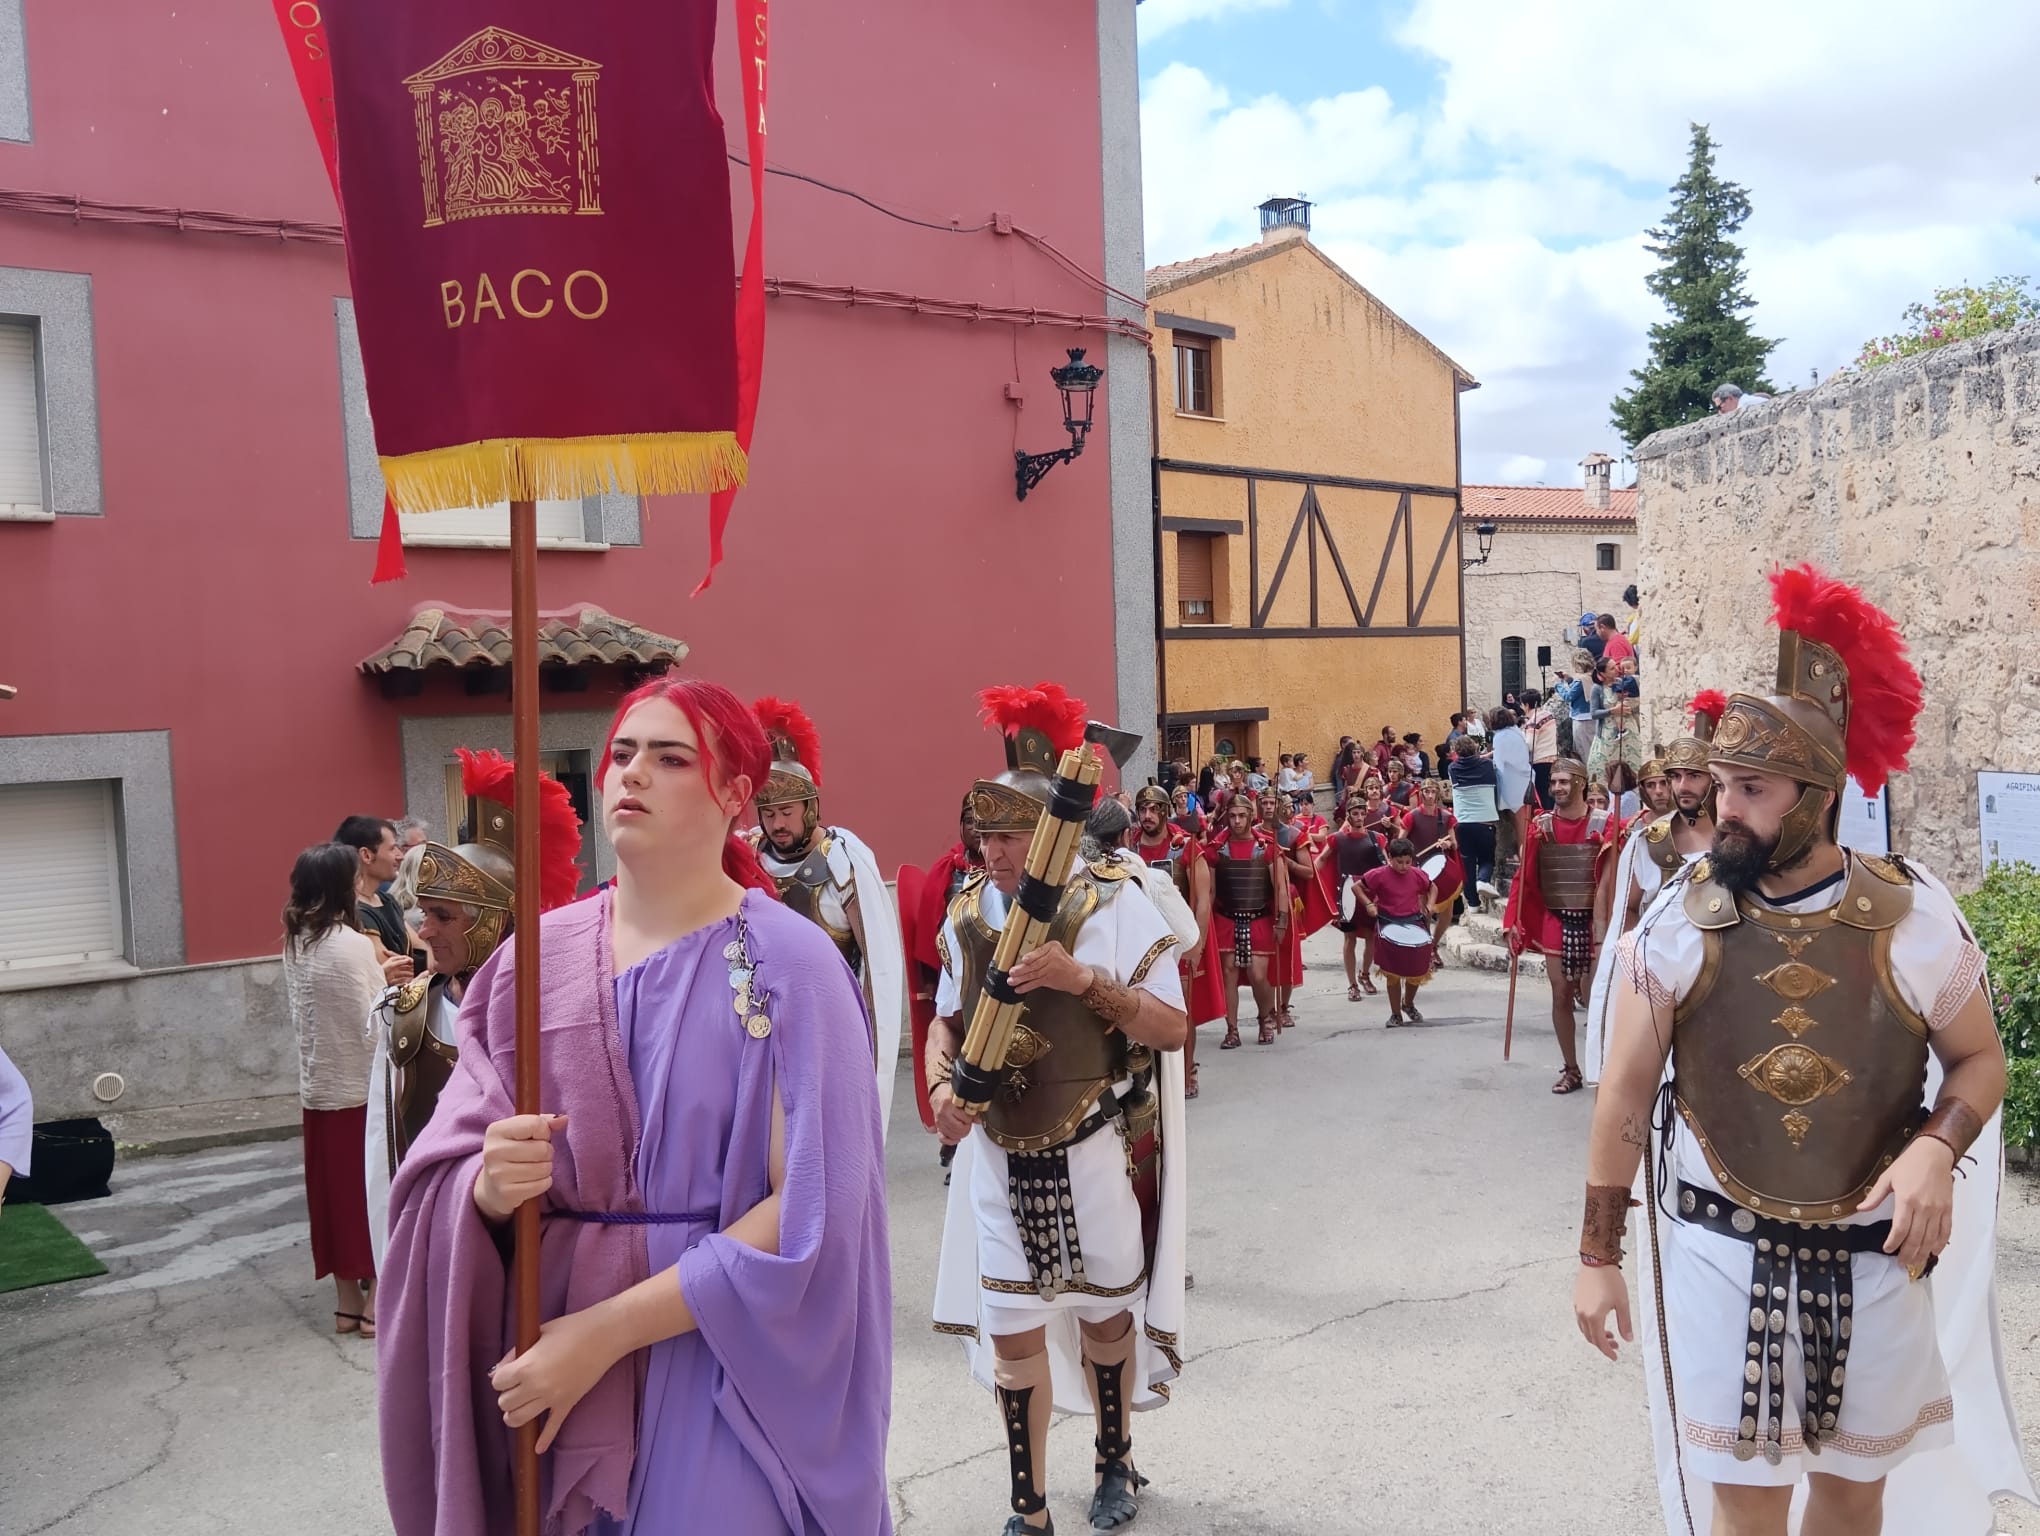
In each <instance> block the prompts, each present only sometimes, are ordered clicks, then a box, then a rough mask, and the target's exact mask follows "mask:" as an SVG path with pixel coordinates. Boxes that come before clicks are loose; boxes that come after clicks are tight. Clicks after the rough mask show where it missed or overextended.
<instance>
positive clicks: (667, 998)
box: [378, 678, 892, 1536]
mask: <svg viewBox="0 0 2040 1536" xmlns="http://www.w3.org/2000/svg"><path fill="white" fill-rule="evenodd" d="M769 767H770V754H769V752H768V750H767V746H766V741H765V734H764V732H763V731H762V730H761V729H760V728H759V724H758V721H757V719H756V717H755V716H754V715H753V714H752V713H751V711H750V710H748V709H747V708H745V707H744V705H743V704H742V703H741V702H740V701H739V700H738V699H737V698H736V697H735V696H734V695H733V694H731V693H730V692H729V690H728V689H726V688H721V687H718V686H717V685H715V684H713V683H706V682H699V681H692V680H675V679H669V678H660V679H656V680H654V681H652V682H650V683H647V684H646V685H645V686H644V687H642V688H640V689H638V690H637V691H636V692H634V693H632V694H631V695H630V696H629V697H627V698H626V699H625V700H624V701H623V706H622V708H621V709H619V710H618V712H617V716H616V720H615V722H614V724H613V725H612V727H611V731H610V737H609V740H608V742H607V743H606V745H605V746H604V749H603V754H602V760H601V764H600V767H599V768H598V770H597V783H598V784H599V786H600V790H601V797H600V798H601V808H602V819H603V824H604V826H605V827H606V829H607V830H608V834H609V840H610V843H611V845H612V846H613V847H614V848H615V850H616V859H617V879H616V884H615V885H614V887H612V888H610V889H606V890H604V891H601V892H599V893H597V894H596V895H595V896H593V897H591V898H590V899H588V900H586V901H578V902H573V903H571V904H569V905H567V906H564V907H560V908H557V909H555V910H554V911H552V912H549V913H547V914H546V916H545V919H544V923H543V926H542V931H541V933H540V935H539V954H540V958H541V967H540V972H539V975H538V976H537V977H536V978H535V983H536V988H537V994H538V996H537V1005H538V1015H539V1020H538V1022H539V1030H540V1034H541V1037H542V1039H543V1042H544V1048H543V1051H542V1053H541V1056H540V1060H539V1062H538V1070H539V1078H540V1100H541V1104H542V1106H543V1109H544V1112H543V1113H541V1114H535V1115H520V1114H517V1113H515V1112H514V1111H513V1108H512V1101H513V1095H512V1090H511V1079H512V1074H513V1072H514V1070H515V1068H516V1066H517V1062H516V1048H515V1039H516V1029H515V1015H516V1011H517V1009H516V998H517V991H518V981H519V977H518V975H517V969H518V967H517V956H516V949H515V946H513V945H507V944H506V945H503V946H502V947H500V948H498V949H497V950H496V952H495V953H494V954H493V955H491V956H490V957H489V959H488V961H487V963H485V964H484V965H483V966H482V968H481V969H480V970H479V971H478V972H477V973H476V974H475V978H474V981H473V983H472V985H471V986H470V987H469V989H468V994H467V998H466V1001H465V1002H464V1004H463V1005H462V1011H461V1021H460V1022H461V1039H462V1046H463V1049H462V1050H461V1052H460V1059H459V1062H458V1063H457V1064H456V1066H455V1068H454V1072H453V1076H452V1078H451V1080H450V1081H449V1082H448V1083H447V1085H446V1088H445V1090H444V1092H443V1093H442V1094H441V1095H440V1099H439V1105H438V1108H437V1110H436V1111H435V1112H434V1114H433V1117H432V1120H431V1123H430V1124H429V1125H427V1126H426V1127H425V1129H424V1131H423V1132H422V1134H420V1135H419V1137H418V1139H417V1140H416V1141H415V1142H413V1143H412V1144H411V1149H410V1152H409V1153H408V1155H407V1156H406V1157H405V1158H404V1161H403V1163H402V1165H401V1166H400V1167H399V1168H398V1170H397V1176H396V1181H395V1185H394V1188H393V1189H392V1190H391V1200H390V1246H389V1254H388V1264H387V1273H386V1275H385V1289H386V1293H387V1295H388V1296H389V1298H390V1299H389V1300H388V1301H387V1302H386V1303H385V1305H384V1306H383V1308H382V1310H381V1317H380V1321H381V1323H382V1337H381V1348H380V1353H379V1356H378V1364H379V1367H380V1375H381V1382H380V1386H381V1392H380V1402H381V1418H382V1455H383V1480H384V1486H385V1490H386V1492H387V1494H388V1499H389V1505H390V1513H391V1516H392V1520H393V1524H394V1526H395V1530H396V1532H397V1536H427V1533H431V1536H484V1533H485V1532H493V1531H500V1530H506V1529H508V1528H509V1525H510V1523H511V1508H512V1499H511V1478H510V1463H511V1447H512V1443H513V1432H514V1431H515V1430H517V1429H518V1428H520V1427H521V1426H523V1425H526V1424H531V1425H535V1426H536V1427H537V1430H538V1450H539V1454H540V1457H541V1458H542V1460H544V1461H545V1462H546V1466H547V1467H548V1468H549V1471H548V1473H547V1475H546V1476H545V1478H544V1479H543V1483H544V1489H545V1493H544V1500H543V1509H542V1512H541V1518H542V1520H543V1521H544V1523H545V1524H546V1526H547V1528H548V1529H550V1530H557V1531H560V1532H562V1533H563V1536H575V1533H580V1532H585V1531H591V1530H592V1531H595V1532H597V1533H599V1536H609V1533H612V1532H616V1531H619V1530H623V1529H631V1530H639V1531H677V1530H714V1531H742V1532H745V1533H746V1536H751V1533H761V1536H774V1533H779V1536H791V1533H796V1532H799V1533H804V1532H808V1531H816V1530H826V1531H831V1532H838V1533H842V1536H889V1533H890V1532H891V1530H892V1520H891V1515H890V1512H889V1509H888V1505H887V1498H886V1481H885V1442H886V1427H887V1422H888V1419H889V1416H890V1411H891V1397H892V1277H891V1268H890V1260H889V1256H888V1248H887V1233H886V1207H885V1169H884V1156H883V1150H882V1147H881V1142H880V1127H879V1118H878V1090H877V1085H876V1083H875V1082H874V1081H873V1078H872V1072H871V1035H870V1031H869V1027H868V1024H867V1022H866V1018H865V1011H864V1003H863V998H862V997H861V996H860V995H859V992H858V988H857V984H856V982H855V980H854V979H853V978H852V977H851V975H850V973H849V972H848V971H847V970H846V969H845V968H844V966H843V963H842V960H841V958H840V956H839V955H838V954H837V952H836V949H835V946H834V945H832V944H831V943H830V942H829V939H828V937H827V936H826V935H825V934H823V933H822V932H821V930H820V929H819V928H817V927H816V926H815V925H814V924H813V923H811V922H809V921H808V920H807V919H806V918H804V917H802V916H800V915H799V914H798V913H796V912H792V911H790V910H788V909H787V908H786V907H785V906H783V905H781V903H780V902H779V901H778V899H777V897H776V896H775V894H774V893H773V890H772V886H771V882H770V881H769V880H768V879H767V878H766V877H765V875H764V874H763V873H762V871H760V869H759V867H758V862H757V859H756V858H755V856H754V855H753V854H752V851H751V848H750V846H749V844H748V843H747V842H746V841H745V840H744V839H743V838H741V837H738V836H736V835H735V830H734V829H735V827H736V825H737V819H738V818H739V817H743V816H747V815H748V813H749V809H750V805H751V798H752V795H753V793H754V792H755V790H756V789H757V787H758V786H759V785H760V784H762V783H763V782H764V778H765V775H766V773H767V771H768V770H769ZM527 937H529V936H528V935H527ZM526 980H527V981H531V980H533V978H526ZM562 1146H564V1148H565V1155H556V1153H557V1151H558V1149H559V1148H561V1147H562ZM528 1200H535V1201H537V1202H538V1204H539V1212H540V1223H541V1238H540V1252H539V1270H540V1294H541V1298H542V1309H543V1313H544V1317H545V1321H544V1324H543V1328H542V1330H541V1334H540V1338H539V1341H538V1343H537V1344H536V1345H535V1346H533V1347H532V1348H531V1349H530V1350H528V1351H524V1352H521V1353H520V1352H517V1351H514V1350H513V1351H511V1352H510V1353H508V1354H505V1353H503V1341H504V1340H505V1339H507V1338H509V1337H511V1333H512V1327H511V1306H510V1295H509V1291H510V1287H509V1285H508V1283H507V1276H508V1266H507V1265H506V1263H505V1252H506V1249H507V1247H508V1245H509V1244H510V1243H511V1242H512V1241H513V1238H512V1235H511V1233H512V1229H511V1226H510V1218H511V1215H512V1213H513V1212H515V1211H516V1210H517V1209H518V1207H519V1206H521V1205H523V1204H524V1203H525V1202H526V1201H528Z"/></svg>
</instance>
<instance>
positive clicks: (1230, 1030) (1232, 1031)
mask: <svg viewBox="0 0 2040 1536" xmlns="http://www.w3.org/2000/svg"><path fill="white" fill-rule="evenodd" d="M1218 1048H1219V1049H1220V1050H1221V1051H1236V1050H1238V1049H1239V1048H1240V1027H1239V1025H1237V1024H1228V1025H1226V1027H1225V1038H1224V1039H1223V1040H1221V1041H1219V1042H1218Z"/></svg>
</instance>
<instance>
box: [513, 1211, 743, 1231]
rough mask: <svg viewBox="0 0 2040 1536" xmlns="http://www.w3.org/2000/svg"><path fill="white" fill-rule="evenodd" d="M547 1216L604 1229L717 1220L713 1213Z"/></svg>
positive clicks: (552, 1213) (556, 1213)
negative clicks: (588, 1222) (593, 1224)
mask: <svg viewBox="0 0 2040 1536" xmlns="http://www.w3.org/2000/svg"><path fill="white" fill-rule="evenodd" d="M546 1214H547V1215H548V1216H564V1217H565V1218H566V1219H567V1220H568V1221H595V1222H600V1223H601V1224H602V1225H603V1226H605V1227H663V1226H678V1225H682V1224H685V1223H690V1222H700V1223H704V1224H708V1225H713V1224H714V1223H715V1221H716V1219H717V1213H716V1212H714V1211H568V1210H558V1211H548V1212H546Z"/></svg>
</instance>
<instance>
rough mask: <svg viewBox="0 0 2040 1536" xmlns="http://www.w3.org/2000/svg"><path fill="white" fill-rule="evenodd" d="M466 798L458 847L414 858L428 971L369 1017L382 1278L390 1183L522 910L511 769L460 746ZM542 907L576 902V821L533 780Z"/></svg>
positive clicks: (498, 757) (387, 996)
mask: <svg viewBox="0 0 2040 1536" xmlns="http://www.w3.org/2000/svg"><path fill="white" fill-rule="evenodd" d="M456 751H457V755H458V756H459V758H460V777H461V790H462V793H464V794H465V795H466V796H467V811H466V813H465V816H464V818H463V823H464V824H463V830H462V840H461V842H460V844H459V846H457V847H453V848H449V847H447V846H446V845H445V844H444V843H435V842H430V841H427V842H426V843H424V844H422V845H421V848H422V851H421V852H420V854H419V858H418V892H417V903H418V911H419V913H420V914H421V917H422V919H423V920H422V921H421V922H420V923H419V925H418V940H419V942H420V943H421V944H423V945H424V946H425V953H426V955H427V956H428V957H429V963H428V966H427V969H426V974H425V975H423V976H419V977H415V978H413V979H412V980H410V981H407V982H403V983H400V984H399V985H397V986H394V987H391V988H389V989H388V990H387V991H385V992H384V993H383V995H382V996H381V997H379V998H377V999H376V1003H375V1007H374V1008H372V1009H371V1010H370V1011H369V1016H368V1022H369V1032H370V1034H371V1035H372V1036H373V1038H374V1041H375V1056H374V1058H373V1060H372V1061H371V1063H370V1066H369V1078H368V1081H369V1090H368V1134H367V1137H366V1139H365V1142H364V1149H365V1162H364V1164H363V1171H364V1172H365V1173H366V1174H367V1178H368V1236H369V1242H370V1244H371V1246H372V1247H373V1248H374V1250H375V1264H376V1270H377V1272H378V1273H380V1272H381V1270H382V1262H383V1250H384V1249H385V1248H386V1247H387V1246H388V1245H389V1236H390V1180H391V1179H393V1178H395V1177H396V1172H397V1164H399V1163H401V1162H402V1161H403V1160H404V1154H405V1153H406V1152H408V1151H409V1150H410V1148H411V1143H412V1142H414V1141H416V1140H417V1139H418V1135H419V1133H420V1132H421V1131H423V1130H424V1129H425V1126H426V1123H427V1122H428V1121H430V1120H431V1118H432V1111H433V1109H434V1108H435V1107H436V1106H437V1104H438V1103H439V1093H440V1090H441V1089H443V1088H444V1087H445V1086H446V1081H447V1079H448V1078H450V1077H451V1076H452V1075H453V1067H454V1063H455V1062H456V1061H458V1060H459V1059H460V1051H459V1046H458V1037H457V1035H456V1033H455V1028H454V1024H455V1020H456V1019H457V1018H458V1016H459V1014H460V1004H461V999H462V998H463V997H464V996H465V995H466V993H467V987H468V983H469V982H470V981H472V980H473V979H474V974H475V972H476V971H478V970H480V969H481V968H482V962H483V961H484V960H487V959H488V958H489V956H491V955H493V954H494V953H495V952H496V951H497V949H498V948H500V947H501V946H502V944H503V942H504V940H506V939H507V938H509V936H510V930H511V928H512V927H513V926H514V922H513V919H514V909H515V907H516V902H517V853H516V844H517V820H516V814H515V803H516V769H515V768H514V767H513V765H512V764H511V763H510V761H509V760H508V759H507V758H505V757H504V756H503V755H502V754H501V753H500V752H470V751H469V750H468V749H467V748H465V747H460V748H457V749H456ZM538 822H539V831H538V840H539V882H538V902H539V910H540V911H542V912H545V911H550V910H551V909H552V908H554V907H558V906H564V905H565V904H566V903H568V902H570V901H572V900H573V899H574V894H575V892H576V891H578V890H579V889H580V885H581V869H580V866H579V865H578V864H576V863H575V862H574V861H575V859H576V857H577V856H578V855H579V854H580V851H581V822H580V818H579V817H578V816H576V815H575V814H574V802H573V800H572V798H571V797H569V795H568V794H567V791H566V787H565V786H564V785H562V784H560V783H558V782H557V781H555V780H554V779H553V777H552V776H551V775H550V774H543V773H542V774H540V775H539V777H538Z"/></svg>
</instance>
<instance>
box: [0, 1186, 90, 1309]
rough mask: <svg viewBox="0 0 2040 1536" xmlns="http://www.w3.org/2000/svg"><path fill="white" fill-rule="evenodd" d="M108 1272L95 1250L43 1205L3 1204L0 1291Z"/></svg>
mask: <svg viewBox="0 0 2040 1536" xmlns="http://www.w3.org/2000/svg"><path fill="white" fill-rule="evenodd" d="M105 1273H106V1266H105V1265H104V1264H102V1263H100V1262H99V1260H97V1259H96V1258H94V1257H93V1256H92V1250H91V1249H90V1248H87V1247H86V1246H85V1245H84V1244H83V1243H81V1242H79V1241H78V1239H77V1238H75V1237H73V1236H72V1235H71V1229H70V1228H69V1227H67V1226H65V1225H64V1224H63V1223H62V1222H61V1221H59V1220H57V1218H56V1217H54V1216H52V1215H51V1214H50V1213H49V1212H48V1211H47V1210H45V1209H44V1208H43V1207H41V1206H39V1205H4V1206H0V1292H6V1291H25V1290H27V1289H28V1288H29V1287H30V1286H32V1285H55V1284H56V1283H57V1282H59V1281H61V1280H84V1279H87V1278H89V1277H90V1276H92V1275H103V1274H105Z"/></svg>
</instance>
